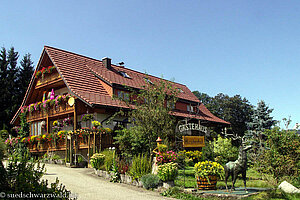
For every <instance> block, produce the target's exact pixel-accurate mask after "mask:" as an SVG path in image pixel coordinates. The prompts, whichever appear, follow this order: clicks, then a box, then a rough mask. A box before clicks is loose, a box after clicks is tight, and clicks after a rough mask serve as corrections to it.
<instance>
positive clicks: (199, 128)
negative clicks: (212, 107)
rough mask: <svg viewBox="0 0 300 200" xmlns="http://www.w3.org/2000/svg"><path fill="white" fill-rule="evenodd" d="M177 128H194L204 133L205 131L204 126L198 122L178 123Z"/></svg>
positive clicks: (183, 129)
mask: <svg viewBox="0 0 300 200" xmlns="http://www.w3.org/2000/svg"><path fill="white" fill-rule="evenodd" d="M178 129H179V132H183V131H191V130H196V131H202V132H204V133H207V127H206V126H202V125H200V124H195V123H187V124H182V125H179V126H178Z"/></svg>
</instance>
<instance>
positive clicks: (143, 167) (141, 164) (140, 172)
mask: <svg viewBox="0 0 300 200" xmlns="http://www.w3.org/2000/svg"><path fill="white" fill-rule="evenodd" d="M151 169H152V162H151V160H150V159H149V158H148V156H146V155H143V154H139V155H137V156H135V157H134V158H133V160H132V165H131V167H130V169H129V174H130V175H131V176H132V178H133V179H139V178H141V177H142V176H144V175H146V174H149V173H150V172H151Z"/></svg>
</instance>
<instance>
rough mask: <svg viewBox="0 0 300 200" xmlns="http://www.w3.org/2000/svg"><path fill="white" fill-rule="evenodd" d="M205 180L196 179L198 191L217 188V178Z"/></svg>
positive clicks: (212, 177) (210, 177) (213, 176)
mask: <svg viewBox="0 0 300 200" xmlns="http://www.w3.org/2000/svg"><path fill="white" fill-rule="evenodd" d="M208 178H209V181H208V180H207V178H200V177H197V185H198V189H199V190H215V189H216V188H217V178H218V177H217V176H216V175H212V176H208Z"/></svg>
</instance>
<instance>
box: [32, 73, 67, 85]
mask: <svg viewBox="0 0 300 200" xmlns="http://www.w3.org/2000/svg"><path fill="white" fill-rule="evenodd" d="M60 80H62V79H61V77H60V75H59V74H58V73H52V74H47V75H46V76H45V77H44V78H42V77H39V79H38V81H37V83H36V88H39V87H42V86H44V85H47V84H51V83H55V82H57V81H60Z"/></svg>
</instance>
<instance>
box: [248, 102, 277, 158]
mask: <svg viewBox="0 0 300 200" xmlns="http://www.w3.org/2000/svg"><path fill="white" fill-rule="evenodd" d="M272 112H273V109H270V108H269V106H267V105H266V103H265V102H264V101H260V102H258V104H257V107H256V109H254V111H253V114H252V116H251V121H250V122H248V123H247V126H248V129H249V130H248V131H247V134H246V135H247V137H248V138H249V140H250V141H251V143H252V149H251V152H250V153H251V154H253V155H252V156H250V157H251V158H252V160H253V159H255V158H256V157H257V155H258V154H259V153H260V152H261V151H262V150H263V148H265V140H266V139H267V137H266V135H265V134H264V132H265V130H269V129H271V128H272V126H273V125H275V123H276V121H275V120H273V117H271V113H272Z"/></svg>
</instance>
